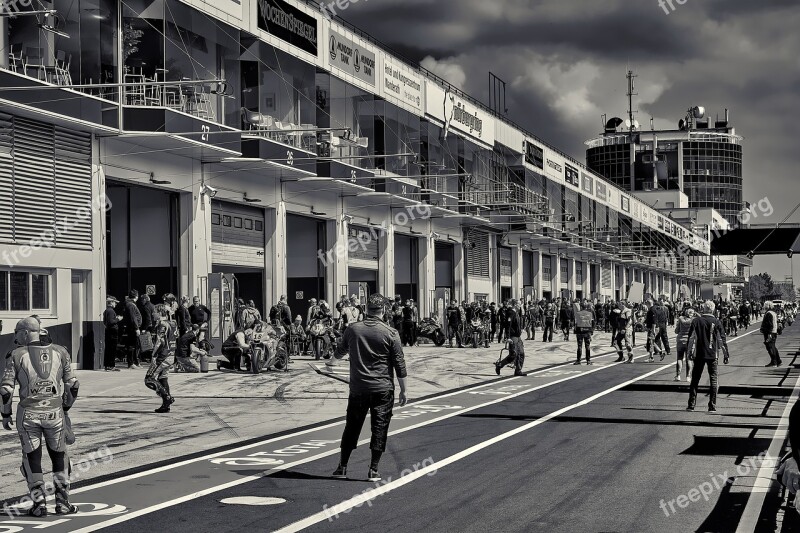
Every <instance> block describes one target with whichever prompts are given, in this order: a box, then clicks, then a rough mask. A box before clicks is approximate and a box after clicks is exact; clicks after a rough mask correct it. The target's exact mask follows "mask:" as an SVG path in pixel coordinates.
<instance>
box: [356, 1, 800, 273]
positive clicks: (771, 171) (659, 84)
mask: <svg viewBox="0 0 800 533" xmlns="http://www.w3.org/2000/svg"><path fill="white" fill-rule="evenodd" d="M674 4H675V7H676V9H675V10H674V11H670V10H669V9H667V10H668V11H669V14H667V13H665V11H664V9H662V8H661V7H660V6H659V0H603V1H597V0H492V1H487V0H370V1H369V2H366V1H365V0H361V2H359V3H356V4H353V5H352V6H351V7H350V8H349V9H348V10H347V11H345V12H343V13H342V15H343V16H344V17H345V18H346V19H347V20H349V21H351V22H353V23H354V24H355V25H356V26H359V27H361V28H362V29H364V30H365V31H366V32H367V33H370V34H372V35H373V36H375V37H376V38H377V39H378V40H380V41H382V42H385V43H388V44H389V45H390V46H393V47H396V48H399V49H400V51H401V52H403V55H405V56H409V57H410V58H411V59H413V60H415V61H416V60H420V61H422V64H423V65H424V66H425V67H426V68H428V69H430V70H431V71H433V72H435V73H436V74H437V75H440V76H442V77H443V78H445V79H447V80H449V81H451V82H452V83H454V84H456V85H459V86H461V87H462V88H463V89H464V90H465V91H466V92H468V93H469V94H472V95H473V96H475V97H476V98H479V99H481V100H482V101H484V102H486V101H488V77H487V71H489V70H491V71H492V72H494V73H496V74H497V75H499V76H500V77H502V78H503V79H504V80H505V81H506V82H507V88H508V94H507V100H508V107H509V110H510V113H509V115H510V116H511V117H513V120H514V121H515V122H517V123H519V124H520V125H521V126H523V127H524V128H526V129H528V130H529V131H531V132H532V133H534V134H535V135H537V136H538V137H541V138H543V139H544V140H545V141H547V142H549V143H550V144H552V145H555V146H558V147H559V148H560V149H561V150H563V151H564V152H566V153H568V154H570V155H572V156H573V157H575V158H576V159H579V160H583V159H584V157H585V151H584V150H585V147H584V145H583V142H584V141H585V140H586V139H587V138H590V137H593V136H595V135H596V134H597V133H598V132H599V128H600V115H601V114H602V113H609V114H611V115H623V114H624V113H625V109H626V98H625V72H626V71H627V69H628V68H633V69H634V70H636V72H637V74H638V75H639V78H638V79H637V82H638V92H639V96H638V97H637V99H636V101H637V104H636V106H637V108H638V111H639V120H640V122H641V123H642V124H647V123H648V122H649V119H650V117H651V116H653V117H654V119H655V122H656V126H657V127H672V126H673V125H674V124H676V123H677V120H678V119H679V118H680V117H681V116H682V114H683V113H685V110H686V109H687V108H688V107H689V106H692V105H704V106H706V108H708V110H709V112H710V114H711V116H712V118H713V117H714V116H715V115H716V114H718V113H719V114H722V112H723V110H724V109H725V108H728V109H730V111H731V113H732V121H733V123H734V125H735V126H736V128H737V133H739V134H740V135H742V136H744V137H745V141H744V153H745V164H744V173H745V191H744V192H745V199H747V200H749V201H753V202H755V201H758V200H759V199H761V198H764V197H768V198H769V199H770V201H771V203H772V204H773V205H774V207H775V215H774V216H773V217H772V218H771V219H767V220H764V222H767V223H775V222H779V221H780V220H782V219H783V217H784V216H786V214H788V213H789V211H790V210H791V209H792V208H793V207H794V206H795V204H797V202H798V201H800V194H798V193H797V192H795V191H797V190H798V188H797V185H796V183H797V176H796V172H797V171H796V166H797V165H796V159H797V158H796V155H795V153H796V151H797V149H796V147H795V145H796V139H797V138H798V135H800V120H798V119H797V115H796V110H797V109H799V108H800V90H798V88H800V56H798V54H797V50H800V32H797V27H798V26H800V3H798V2H797V0H758V1H755V0H686V2H685V3H684V4H683V5H680V4H678V2H677V0H676V1H675V2H674ZM792 220H793V221H800V214H798V215H795V217H794V218H793V219H792ZM757 267H759V268H760V269H765V268H767V267H769V268H774V272H775V274H776V276H777V277H779V278H782V277H783V274H784V273H788V260H787V259H786V257H785V256H784V257H783V259H780V258H770V259H764V260H758V261H757Z"/></svg>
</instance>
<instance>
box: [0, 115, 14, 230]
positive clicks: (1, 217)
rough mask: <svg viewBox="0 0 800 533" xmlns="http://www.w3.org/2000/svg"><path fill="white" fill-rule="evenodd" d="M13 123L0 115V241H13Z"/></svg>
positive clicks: (5, 116) (7, 117)
mask: <svg viewBox="0 0 800 533" xmlns="http://www.w3.org/2000/svg"><path fill="white" fill-rule="evenodd" d="M13 148H14V123H13V122H12V118H11V116H10V115H5V114H0V241H2V242H13V241H14V157H13V155H12V150H13Z"/></svg>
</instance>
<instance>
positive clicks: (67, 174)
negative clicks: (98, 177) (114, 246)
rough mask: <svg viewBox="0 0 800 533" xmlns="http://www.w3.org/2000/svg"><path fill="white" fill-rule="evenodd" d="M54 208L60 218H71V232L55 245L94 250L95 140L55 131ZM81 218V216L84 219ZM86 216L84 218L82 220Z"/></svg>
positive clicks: (59, 130)
mask: <svg viewBox="0 0 800 533" xmlns="http://www.w3.org/2000/svg"><path fill="white" fill-rule="evenodd" d="M55 159H56V166H55V193H56V194H55V209H56V214H57V216H58V218H59V220H60V219H62V218H63V217H69V220H70V227H69V229H68V230H67V231H66V232H64V233H61V234H59V236H58V237H57V239H56V244H57V245H59V246H66V247H70V248H91V246H92V219H91V216H87V215H86V213H87V209H90V206H91V205H92V181H91V177H92V141H91V137H89V135H87V134H84V133H79V132H75V131H70V130H65V129H62V128H58V127H57V128H56V129H55ZM81 215H82V216H81ZM82 217H83V218H82Z"/></svg>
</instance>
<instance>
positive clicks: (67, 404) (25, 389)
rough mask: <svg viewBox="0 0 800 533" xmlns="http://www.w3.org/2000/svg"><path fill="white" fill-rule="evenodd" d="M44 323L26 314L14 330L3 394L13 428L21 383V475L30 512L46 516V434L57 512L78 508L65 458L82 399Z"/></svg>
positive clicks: (7, 418) (4, 409)
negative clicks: (44, 334)
mask: <svg viewBox="0 0 800 533" xmlns="http://www.w3.org/2000/svg"><path fill="white" fill-rule="evenodd" d="M40 331H41V327H40V325H39V321H38V320H36V319H35V318H25V319H23V320H20V321H19V322H18V323H17V327H16V328H15V329H14V336H15V338H14V340H15V342H16V343H17V344H18V345H19V348H17V349H15V350H14V351H13V352H11V353H10V354H9V355H7V356H6V366H5V371H4V372H3V380H2V383H0V396H2V400H3V407H2V415H3V428H4V429H6V430H9V431H10V430H11V427H12V426H13V422H12V421H11V403H12V399H13V396H14V388H15V387H16V384H17V383H19V398H20V402H19V410H18V411H17V431H18V432H19V438H20V441H21V442H22V454H23V455H22V473H23V475H24V476H25V480H26V481H27V482H28V490H29V491H30V496H31V500H33V507H31V509H30V510H29V511H28V514H29V515H31V516H35V517H42V516H45V515H47V496H46V495H45V491H44V476H43V475H42V438H43V437H44V440H45V443H46V445H47V453H48V454H49V455H50V459H51V460H52V461H53V486H54V488H55V493H56V514H59V515H66V514H72V513H76V512H78V508H77V507H76V506H74V505H72V504H70V503H69V474H70V472H69V471H70V468H69V459H68V458H67V442H66V438H67V423H66V421H65V417H66V415H65V412H66V411H69V409H70V408H71V407H72V404H73V403H74V402H75V399H76V398H77V397H78V380H77V378H75V376H73V374H72V367H71V366H70V363H71V361H70V355H69V352H67V350H66V348H64V347H63V346H59V345H57V344H49V343H44V342H42V340H41V339H40Z"/></svg>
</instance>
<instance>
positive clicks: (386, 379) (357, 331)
mask: <svg viewBox="0 0 800 533" xmlns="http://www.w3.org/2000/svg"><path fill="white" fill-rule="evenodd" d="M389 303H390V301H389V300H388V299H386V298H384V297H383V296H382V295H380V294H378V293H375V294H371V295H370V297H369V298H368V299H367V317H366V318H365V319H364V320H363V321H361V322H356V323H355V324H352V325H351V326H350V327H349V328H347V329H346V330H345V332H344V335H343V336H342V339H341V341H340V343H339V346H338V347H337V349H336V355H335V357H334V358H331V359H330V360H329V361H328V362H327V363H326V365H328V366H329V367H330V366H332V365H333V364H335V360H337V359H341V358H343V357H344V356H345V355H348V354H349V355H350V396H349V398H348V400H347V422H346V423H345V427H344V433H343V434H342V444H341V457H340V459H339V466H338V467H337V468H336V470H335V471H334V473H333V477H335V478H347V463H348V461H349V459H350V455H351V454H352V452H353V450H355V449H356V446H357V444H358V439H359V436H360V435H361V428H362V427H363V425H364V419H365V418H366V416H367V412H369V414H370V424H371V426H372V439H371V441H370V445H369V447H370V450H372V459H371V461H370V465H369V473H368V477H367V479H368V481H379V480H380V479H381V476H380V474H379V473H378V464H379V463H380V460H381V455H383V452H384V451H386V440H387V438H388V434H389V421H390V420H391V418H392V408H393V407H394V378H395V375H396V376H397V381H398V383H399V384H400V398H399V402H398V403H399V405H400V406H401V407H402V406H404V405H405V404H406V401H407V400H406V376H407V372H406V363H405V358H404V355H403V346H402V344H401V342H400V336H399V335H398V333H397V331H396V330H395V329H393V328H391V327H389V326H388V325H386V324H385V323H384V322H383V321H382V320H381V319H380V317H381V316H383V312H384V308H385V307H386V306H387V305H389Z"/></svg>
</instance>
